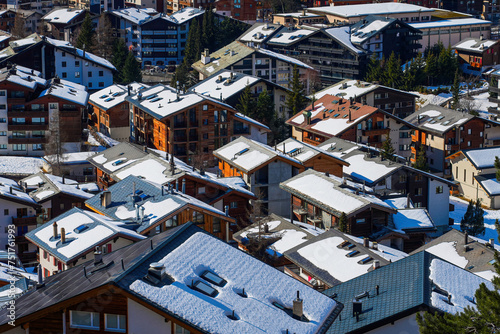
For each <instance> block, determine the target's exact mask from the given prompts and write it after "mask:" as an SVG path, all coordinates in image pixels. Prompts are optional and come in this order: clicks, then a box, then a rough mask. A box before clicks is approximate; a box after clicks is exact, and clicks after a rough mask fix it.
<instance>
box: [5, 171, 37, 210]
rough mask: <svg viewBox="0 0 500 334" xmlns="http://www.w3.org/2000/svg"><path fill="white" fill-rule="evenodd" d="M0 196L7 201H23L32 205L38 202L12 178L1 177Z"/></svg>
mask: <svg viewBox="0 0 500 334" xmlns="http://www.w3.org/2000/svg"><path fill="white" fill-rule="evenodd" d="M0 198H1V199H4V200H7V201H14V202H21V203H23V204H24V205H29V206H32V207H35V206H38V205H37V203H36V202H35V201H34V200H33V199H32V198H31V197H30V196H29V195H28V194H27V193H25V192H24V191H23V189H21V187H19V185H18V184H17V183H16V182H15V181H14V180H11V179H8V178H4V177H0Z"/></svg>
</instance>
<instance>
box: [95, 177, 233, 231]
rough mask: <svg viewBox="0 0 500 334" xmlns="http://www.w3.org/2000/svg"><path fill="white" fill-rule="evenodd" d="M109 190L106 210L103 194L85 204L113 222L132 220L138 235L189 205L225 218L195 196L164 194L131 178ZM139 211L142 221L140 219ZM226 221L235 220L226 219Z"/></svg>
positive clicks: (140, 180)
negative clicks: (109, 197)
mask: <svg viewBox="0 0 500 334" xmlns="http://www.w3.org/2000/svg"><path fill="white" fill-rule="evenodd" d="M134 189H135V194H134ZM108 191H109V192H111V204H110V205H109V206H108V207H105V206H103V205H102V202H101V195H102V193H101V194H98V195H95V196H94V197H92V198H90V199H88V200H87V201H86V202H85V203H86V205H87V206H88V207H90V208H92V209H93V210H96V211H98V212H101V213H102V214H104V215H106V216H107V217H110V218H112V219H121V220H131V221H135V222H136V226H135V230H136V231H137V232H138V233H142V232H143V231H145V230H148V229H150V228H151V227H153V226H154V225H155V224H156V223H159V222H161V221H163V220H166V218H167V217H169V216H172V215H173V214H174V213H176V212H178V211H179V210H180V209H182V208H185V207H187V206H188V205H189V206H191V207H194V210H196V208H199V209H200V210H204V211H209V212H210V213H212V214H213V215H216V216H219V217H222V216H224V217H225V216H226V214H225V213H224V212H222V211H220V210H219V209H216V208H214V207H213V206H210V205H209V204H206V203H204V202H202V201H200V200H198V199H196V198H194V197H191V196H189V195H187V194H183V193H182V192H180V191H167V190H165V188H163V187H162V186H161V185H159V184H157V183H153V182H149V181H146V180H143V179H141V178H138V177H136V176H133V175H130V176H128V177H126V178H125V179H123V180H121V181H119V182H118V183H116V184H114V185H112V186H111V187H109V188H108ZM141 211H142V212H143V213H142V216H143V218H140V216H139V215H140V212H141ZM227 220H230V221H233V220H234V219H232V218H230V217H227Z"/></svg>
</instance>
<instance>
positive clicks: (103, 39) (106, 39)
mask: <svg viewBox="0 0 500 334" xmlns="http://www.w3.org/2000/svg"><path fill="white" fill-rule="evenodd" d="M115 40H116V37H114V36H113V26H112V25H111V21H110V20H109V17H108V14H106V13H103V14H101V17H100V18H99V24H98V26H97V31H96V46H95V48H94V53H96V54H98V55H100V56H102V57H103V58H104V59H106V60H111V59H112V57H113V45H114V43H115Z"/></svg>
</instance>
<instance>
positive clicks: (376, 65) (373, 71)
mask: <svg viewBox="0 0 500 334" xmlns="http://www.w3.org/2000/svg"><path fill="white" fill-rule="evenodd" d="M381 77H382V69H381V68H380V60H379V59H378V58H377V54H376V53H372V55H371V57H370V62H369V63H368V66H367V68H366V75H365V81H368V82H375V81H380V80H381Z"/></svg>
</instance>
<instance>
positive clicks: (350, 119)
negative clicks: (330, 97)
mask: <svg viewBox="0 0 500 334" xmlns="http://www.w3.org/2000/svg"><path fill="white" fill-rule="evenodd" d="M349 122H352V116H351V110H349Z"/></svg>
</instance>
